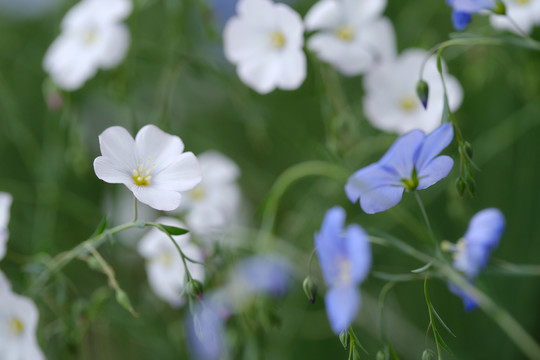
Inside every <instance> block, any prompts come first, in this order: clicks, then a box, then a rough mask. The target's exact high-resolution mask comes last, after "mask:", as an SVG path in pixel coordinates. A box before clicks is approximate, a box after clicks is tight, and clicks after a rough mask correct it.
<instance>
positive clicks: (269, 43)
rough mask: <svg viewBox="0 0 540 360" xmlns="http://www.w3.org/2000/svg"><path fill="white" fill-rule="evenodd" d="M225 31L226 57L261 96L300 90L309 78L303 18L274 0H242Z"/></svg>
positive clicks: (244, 80) (242, 78) (240, 75)
mask: <svg viewBox="0 0 540 360" xmlns="http://www.w3.org/2000/svg"><path fill="white" fill-rule="evenodd" d="M236 10H237V12H238V15H237V16H235V17H232V18H231V19H230V20H229V21H228V22H227V24H226V25H225V29H224V33H223V36H224V39H223V40H224V46H225V56H226V57H227V59H228V60H229V61H230V62H232V63H233V64H235V65H237V72H238V76H239V77H240V79H241V80H242V81H243V82H244V83H245V84H247V85H248V86H250V87H252V88H253V89H255V90H256V91H257V92H259V93H261V94H266V93H268V92H270V91H272V90H274V89H275V88H276V87H277V88H280V89H285V90H294V89H296V88H298V87H299V86H300V85H301V84H302V82H303V81H304V79H305V78H306V56H305V54H304V53H303V51H302V46H303V43H304V29H303V24H302V19H301V18H300V16H299V15H298V14H297V13H296V12H295V11H294V10H292V9H291V8H290V7H289V6H287V5H285V4H275V3H273V2H272V1H271V0H239V1H238V3H237V6H236Z"/></svg>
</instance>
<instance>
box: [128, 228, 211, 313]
mask: <svg viewBox="0 0 540 360" xmlns="http://www.w3.org/2000/svg"><path fill="white" fill-rule="evenodd" d="M156 222H157V223H159V224H163V225H170V226H176V227H180V228H185V226H184V224H182V223H181V222H180V221H178V220H176V219H173V218H159V219H157V220H156ZM173 238H174V240H175V241H176V243H177V244H178V246H180V248H181V249H182V251H183V252H184V254H185V255H186V256H187V257H189V258H191V259H193V260H195V261H199V262H202V261H203V260H204V259H203V254H202V252H201V250H200V249H199V248H198V247H197V246H196V245H195V244H193V243H192V242H190V235H189V233H187V234H184V235H178V236H173ZM138 250H139V254H141V256H142V257H143V258H145V259H146V273H147V274H148V281H149V282H150V286H151V287H152V290H154V292H155V293H156V295H157V296H159V297H160V298H162V299H163V300H165V301H167V302H168V303H169V304H171V306H174V307H177V306H181V305H182V304H183V303H184V297H182V296H181V294H182V290H183V289H184V285H185V274H186V273H185V269H184V265H183V262H182V258H181V256H180V254H179V253H178V249H177V248H176V246H174V244H173V243H172V241H171V239H169V237H168V236H167V235H165V234H164V233H163V232H161V231H159V230H158V229H156V228H153V229H152V230H150V231H149V232H148V233H147V234H146V235H145V236H144V237H143V238H142V239H141V242H140V243H139V247H138ZM187 266H188V269H189V272H190V273H191V276H192V277H193V278H194V279H196V280H199V281H200V282H203V281H204V266H202V265H200V264H194V263H191V262H189V261H187Z"/></svg>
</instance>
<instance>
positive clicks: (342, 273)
mask: <svg viewBox="0 0 540 360" xmlns="http://www.w3.org/2000/svg"><path fill="white" fill-rule="evenodd" d="M344 224H345V210H343V208H341V207H339V206H337V207H334V208H332V209H330V210H328V211H327V212H326V215H325V217H324V220H323V224H322V227H321V231H320V232H319V233H318V234H315V247H316V249H317V256H318V258H319V263H320V264H321V270H322V273H323V276H324V281H325V282H326V284H327V285H328V286H329V289H328V292H327V293H326V296H325V304H326V312H327V314H328V319H329V320H330V326H331V327H332V330H333V331H334V332H335V333H336V334H339V333H341V332H342V331H344V330H346V329H347V328H348V327H349V325H350V324H351V322H352V321H353V319H354V317H355V316H356V313H357V312H358V309H359V307H360V305H361V297H360V293H359V292H358V289H357V286H358V284H360V283H361V282H362V281H363V280H364V279H365V278H366V276H367V274H368V272H369V269H370V267H371V248H370V244H369V241H368V238H367V235H366V233H365V232H364V230H363V229H362V228H361V227H360V226H358V225H354V224H353V225H349V226H348V227H347V228H346V229H344V228H343V227H344Z"/></svg>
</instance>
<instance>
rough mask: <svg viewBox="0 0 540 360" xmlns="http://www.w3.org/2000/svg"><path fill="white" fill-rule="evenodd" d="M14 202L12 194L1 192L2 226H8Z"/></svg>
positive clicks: (0, 213) (0, 219)
mask: <svg viewBox="0 0 540 360" xmlns="http://www.w3.org/2000/svg"><path fill="white" fill-rule="evenodd" d="M12 202H13V197H12V196H11V194H8V193H6V192H0V228H5V227H7V225H8V223H9V217H10V211H9V210H10V208H11V204H12Z"/></svg>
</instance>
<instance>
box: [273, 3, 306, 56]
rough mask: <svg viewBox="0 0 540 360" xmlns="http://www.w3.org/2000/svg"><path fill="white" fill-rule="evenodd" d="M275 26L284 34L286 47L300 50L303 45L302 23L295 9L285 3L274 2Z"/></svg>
mask: <svg viewBox="0 0 540 360" xmlns="http://www.w3.org/2000/svg"><path fill="white" fill-rule="evenodd" d="M275 17H276V22H277V24H276V26H277V29H278V30H280V31H281V32H282V33H283V35H284V36H285V47H286V48H287V49H289V50H290V49H295V50H301V48H302V46H303V45H304V23H303V22H302V18H301V17H300V15H298V13H297V12H296V11H294V10H293V9H291V8H290V7H289V6H287V5H285V4H276V8H275Z"/></svg>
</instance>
